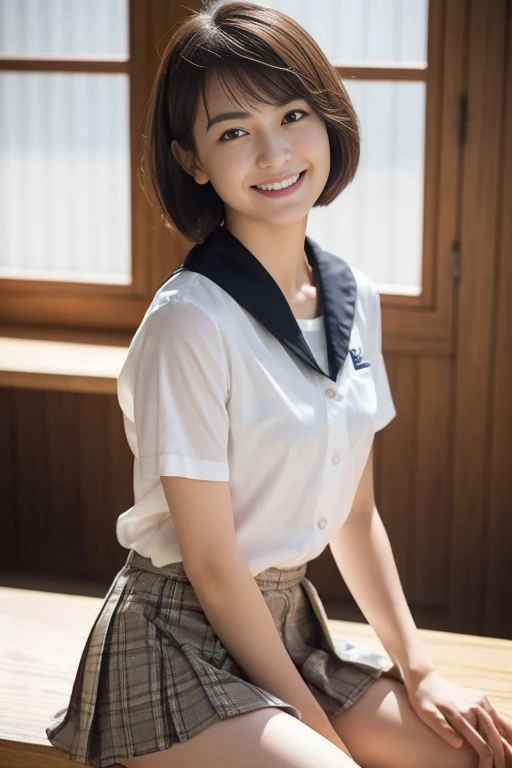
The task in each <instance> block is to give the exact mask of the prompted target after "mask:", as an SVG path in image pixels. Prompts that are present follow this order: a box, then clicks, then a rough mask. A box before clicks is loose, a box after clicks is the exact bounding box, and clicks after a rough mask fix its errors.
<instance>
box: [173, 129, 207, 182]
mask: <svg viewBox="0 0 512 768" xmlns="http://www.w3.org/2000/svg"><path fill="white" fill-rule="evenodd" d="M171 152H172V154H173V155H174V157H175V159H176V160H177V162H178V163H179V164H180V165H181V167H182V168H183V170H184V171H186V173H188V174H190V176H193V177H194V179H195V180H196V182H197V183H198V184H206V183H207V182H208V181H209V178H208V176H207V175H206V174H205V172H204V171H203V170H202V168H201V166H200V165H199V164H198V162H197V160H196V158H195V155H194V152H193V151H192V150H186V149H183V148H182V147H180V145H179V144H178V142H177V141H176V139H173V140H172V142H171Z"/></svg>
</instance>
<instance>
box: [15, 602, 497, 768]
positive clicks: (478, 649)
mask: <svg viewBox="0 0 512 768" xmlns="http://www.w3.org/2000/svg"><path fill="white" fill-rule="evenodd" d="M101 602H102V599H101V598H99V597H84V596H78V595H69V594H59V593H54V592H39V591H35V590H30V589H13V588H8V587H0V616H1V633H0V765H1V766H2V768H3V767H4V766H5V768H64V767H65V766H67V767H68V768H69V766H70V765H77V764H76V763H71V762H70V761H69V760H68V759H67V758H66V757H65V756H64V755H62V753H60V752H59V751H58V750H56V749H54V748H53V747H52V746H51V745H50V744H49V742H48V741H47V739H46V735H45V727H46V725H47V723H48V720H49V717H50V715H51V714H52V713H54V712H56V711H57V710H59V709H61V708H62V707H64V706H66V705H67V702H68V698H69V694H70V691H71V684H72V681H73V677H74V674H75V671H76V667H77V664H78V661H79V657H80V653H81V650H82V647H83V644H84V643H85V641H86V639H87V635H88V633H89V629H90V627H91V625H92V623H93V621H94V618H95V616H96V614H97V613H98V610H99V606H100V605H101ZM330 623H331V626H332V632H333V634H334V635H339V636H340V637H343V638H345V639H346V640H348V641H349V642H355V643H360V644H361V645H365V646H367V647H368V648H371V649H375V650H380V651H382V646H381V645H380V643H379V641H378V640H377V638H376V636H375V634H374V632H373V630H372V629H371V627H369V626H367V625H363V624H356V623H353V622H346V621H335V620H331V622H330ZM420 633H421V636H422V637H423V639H424V642H425V644H426V646H427V648H428V650H429V652H430V654H431V657H432V658H433V660H434V662H435V663H436V664H437V667H438V669H439V671H440V672H441V673H443V674H446V675H447V676H448V677H450V679H452V680H454V681H457V682H458V683H460V684H461V685H467V686H473V687H477V688H481V689H483V690H485V691H486V692H487V693H488V695H489V697H490V699H491V701H492V702H493V704H494V706H495V707H496V708H497V709H498V710H499V711H500V712H501V713H502V714H503V715H505V716H506V717H508V718H509V719H512V641H509V640H501V639H495V638H485V637H476V636H472V635H456V634H449V633H444V632H434V631H430V630H420Z"/></svg>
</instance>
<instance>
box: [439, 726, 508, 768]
mask: <svg viewBox="0 0 512 768" xmlns="http://www.w3.org/2000/svg"><path fill="white" fill-rule="evenodd" d="M445 717H446V718H447V719H449V720H450V721H451V723H452V724H453V726H454V728H455V729H456V731H457V732H458V733H460V735H461V736H462V737H463V738H464V739H465V740H466V741H467V742H468V744H470V745H471V746H472V747H473V749H474V750H475V752H476V753H477V755H478V768H493V766H496V768H498V766H499V768H506V766H505V763H504V758H503V757H502V762H501V763H498V762H496V764H495V763H494V760H493V753H492V749H491V747H490V746H489V744H488V743H487V742H486V741H485V739H483V738H482V736H481V735H480V734H479V733H478V731H477V730H476V729H475V728H474V727H473V726H472V725H471V723H470V722H469V721H468V720H466V718H464V717H462V715H459V714H458V713H446V715H445ZM500 746H501V741H500Z"/></svg>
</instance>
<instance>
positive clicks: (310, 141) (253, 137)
mask: <svg viewBox="0 0 512 768" xmlns="http://www.w3.org/2000/svg"><path fill="white" fill-rule="evenodd" d="M206 95H207V104H208V111H209V113H210V116H211V120H210V124H208V119H207V115H206V111H205V109H204V105H203V101H202V99H201V98H200V99H199V104H198V109H197V114H196V118H195V122H194V130H193V134H194V141H195V146H196V157H194V155H193V153H192V152H185V151H184V150H182V149H181V148H180V147H179V145H178V144H177V142H176V141H173V142H172V146H171V148H172V151H173V153H174V156H175V157H176V159H177V160H178V161H179V162H180V163H181V164H182V166H183V167H184V168H185V170H187V171H188V172H189V173H191V174H192V175H193V176H194V178H195V180H196V182H197V183H198V184H206V183H208V182H210V183H211V184H212V186H213V188H214V189H215V191H216V192H217V194H218V195H219V197H220V198H221V199H222V200H223V202H224V205H225V211H226V222H230V221H231V222H233V221H235V220H236V221H237V222H240V221H241V220H242V219H244V218H249V219H251V220H253V221H254V220H257V221H262V222H265V223H267V224H274V225H283V224H292V223H296V222H299V221H303V220H304V219H305V218H306V217H307V215H308V213H309V211H310V209H311V208H312V207H313V205H314V204H315V202H316V200H317V199H318V198H319V197H320V195H321V193H322V191H323V189H324V187H325V184H326V182H327V178H328V176H329V169H330V147H329V139H328V134H327V128H326V125H325V122H324V120H323V118H322V117H321V116H320V115H319V114H318V113H317V112H315V111H314V110H313V109H312V108H311V107H310V106H309V104H308V102H307V101H306V100H305V99H303V98H295V99H293V101H290V102H289V103H287V104H285V105H283V106H277V107H276V106H273V105H269V104H264V103H261V102H259V103H258V104H257V105H256V107H253V108H250V107H243V108H241V107H240V106H239V105H236V104H234V103H233V101H232V99H230V97H229V95H228V94H227V93H226V92H225V91H224V89H223V88H222V87H220V85H219V82H218V80H217V79H216V78H215V77H211V78H209V79H208V82H207V85H206ZM242 111H243V114H242ZM226 113H227V114H226ZM229 113H231V115H230V114H229ZM232 113H238V116H233V115H232ZM221 117H222V119H219V118H221ZM301 172H304V173H303V174H302V176H301V177H300V179H299V180H298V182H297V183H296V184H294V185H293V186H290V187H288V188H287V189H286V190H285V189H282V190H281V191H279V192H272V191H270V192H260V191H258V190H257V189H256V188H255V185H262V184H271V183H272V182H274V181H279V182H280V181H282V180H285V179H290V178H291V177H293V176H296V175H297V174H299V173H301Z"/></svg>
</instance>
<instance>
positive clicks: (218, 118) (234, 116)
mask: <svg viewBox="0 0 512 768" xmlns="http://www.w3.org/2000/svg"><path fill="white" fill-rule="evenodd" d="M250 116H251V115H250V113H249V112H220V113H219V114H218V115H215V117H212V119H211V120H210V121H209V122H208V127H207V129H206V132H207V133H208V131H209V130H210V128H211V127H212V126H213V125H215V124H216V123H222V122H223V121H224V120H242V119H245V118H247V117H250Z"/></svg>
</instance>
